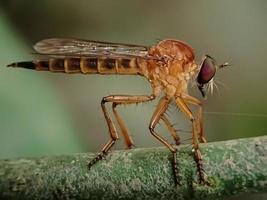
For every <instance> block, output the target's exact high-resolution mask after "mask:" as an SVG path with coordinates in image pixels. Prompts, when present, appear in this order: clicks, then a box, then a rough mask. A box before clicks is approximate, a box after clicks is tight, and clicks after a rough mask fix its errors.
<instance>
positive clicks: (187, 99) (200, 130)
mask: <svg viewBox="0 0 267 200" xmlns="http://www.w3.org/2000/svg"><path fill="white" fill-rule="evenodd" d="M181 97H182V98H183V99H184V101H185V102H186V103H190V104H193V105H195V106H198V114H197V116H196V126H197V133H198V136H199V137H198V139H199V142H200V143H206V142H207V140H206V138H205V135H204V131H203V109H202V103H201V101H199V100H198V99H197V98H195V97H192V96H190V95H188V94H181Z"/></svg>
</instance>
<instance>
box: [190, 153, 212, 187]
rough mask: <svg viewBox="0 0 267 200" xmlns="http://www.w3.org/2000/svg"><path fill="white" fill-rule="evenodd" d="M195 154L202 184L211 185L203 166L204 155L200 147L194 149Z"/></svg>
mask: <svg viewBox="0 0 267 200" xmlns="http://www.w3.org/2000/svg"><path fill="white" fill-rule="evenodd" d="M192 152H193V156H194V160H195V162H196V164H197V172H198V180H199V183H200V184H203V185H210V183H209V182H208V177H207V175H206V173H205V171H204V168H203V160H202V155H201V152H200V150H199V149H193V150H192Z"/></svg>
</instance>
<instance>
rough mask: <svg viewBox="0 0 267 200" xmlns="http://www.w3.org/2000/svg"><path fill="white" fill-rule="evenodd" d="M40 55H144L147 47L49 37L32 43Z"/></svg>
mask: <svg viewBox="0 0 267 200" xmlns="http://www.w3.org/2000/svg"><path fill="white" fill-rule="evenodd" d="M34 49H35V51H36V52H37V53H39V54H41V55H50V56H88V57H94V56H96V57H100V56H106V57H118V58H119V57H120V58H121V57H146V56H147V53H148V52H147V51H148V47H146V46H140V45H131V44H120V43H110V42H98V41H90V40H80V39H67V38H66V39H65V38H51V39H45V40H41V41H40V42H38V43H36V44H35V45H34Z"/></svg>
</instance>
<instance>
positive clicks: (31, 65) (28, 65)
mask: <svg viewBox="0 0 267 200" xmlns="http://www.w3.org/2000/svg"><path fill="white" fill-rule="evenodd" d="M8 67H21V68H26V69H35V64H34V63H33V62H31V61H27V62H17V63H11V64H9V65H8Z"/></svg>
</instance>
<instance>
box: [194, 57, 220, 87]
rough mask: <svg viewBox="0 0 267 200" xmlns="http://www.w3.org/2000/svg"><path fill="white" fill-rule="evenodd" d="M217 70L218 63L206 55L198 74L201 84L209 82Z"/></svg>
mask: <svg viewBox="0 0 267 200" xmlns="http://www.w3.org/2000/svg"><path fill="white" fill-rule="evenodd" d="M215 72H216V63H215V60H214V59H213V58H211V57H210V56H206V58H205V59H204V61H203V62H202V64H201V67H200V71H199V73H198V76H197V82H198V84H200V85H204V84H206V83H208V82H209V81H210V80H211V79H212V78H213V76H214V75H215Z"/></svg>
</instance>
